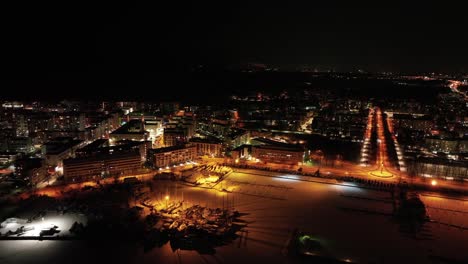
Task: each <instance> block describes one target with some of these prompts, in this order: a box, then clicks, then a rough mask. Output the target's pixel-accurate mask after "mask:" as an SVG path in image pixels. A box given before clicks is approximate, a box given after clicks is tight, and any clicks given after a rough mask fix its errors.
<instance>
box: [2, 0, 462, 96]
mask: <svg viewBox="0 0 468 264" xmlns="http://www.w3.org/2000/svg"><path fill="white" fill-rule="evenodd" d="M294 2H295V1H294ZM307 2H308V3H307V4H305V3H304V4H300V3H299V2H297V3H293V1H287V2H286V1H284V3H282V4H275V3H272V2H263V3H261V4H260V3H257V4H252V3H250V1H245V2H242V3H239V2H238V1H235V2H234V1H233V2H232V3H231V4H227V3H226V1H218V3H217V4H215V3H209V2H205V1H194V2H193V3H192V4H187V3H178V4H175V3H174V4H162V3H157V4H155V5H151V6H145V5H138V4H134V3H131V4H128V5H115V4H109V5H104V4H98V5H96V4H82V2H75V3H74V4H73V3H67V4H65V5H56V4H54V5H52V4H45V3H42V2H41V3H40V4H35V5H26V4H22V5H18V6H10V7H4V8H2V15H1V22H2V25H3V27H2V28H3V30H2V33H1V34H2V44H3V48H2V49H3V52H2V53H3V54H2V64H3V66H4V67H3V68H4V69H6V70H4V71H3V73H2V77H1V82H2V86H4V87H7V88H9V87H15V88H23V87H31V86H36V87H38V88H41V89H42V91H45V93H64V92H63V91H62V90H61V87H70V88H71V90H72V91H75V90H77V89H81V90H80V91H81V92H90V91H95V90H96V88H99V89H101V91H106V92H111V91H112V89H111V88H112V87H117V86H119V87H131V88H135V86H141V84H146V85H143V86H145V87H155V86H156V84H157V83H158V82H159V81H158V80H161V82H162V80H164V81H166V82H167V81H169V82H170V81H171V80H172V79H174V78H175V79H177V78H178V77H179V74H181V73H183V72H188V71H190V69H193V67H195V66H196V65H199V64H203V65H211V66H212V67H220V68H221V67H225V66H226V65H238V64H242V63H247V62H256V63H266V64H270V65H274V66H279V67H283V68H287V69H291V68H294V67H297V66H300V65H310V66H312V67H316V68H318V69H334V70H336V71H348V70H356V69H363V70H366V71H400V72H432V71H435V72H466V71H468V49H467V48H466V47H468V34H466V31H467V28H468V27H467V26H468V22H467V19H466V17H464V14H463V13H464V12H465V9H464V8H463V7H462V6H456V5H448V4H447V5H445V6H440V5H435V4H431V3H428V2H421V3H424V4H421V5H419V6H417V5H408V4H404V5H403V4H401V5H397V4H388V5H379V6H377V5H375V6H369V5H364V4H360V5H358V4H356V3H355V1H353V5H351V4H343V3H340V4H338V3H333V4H332V3H330V4H323V3H321V4H318V3H317V1H307ZM89 87H92V89H91V88H89ZM2 90H3V89H2ZM10 92H11V93H12V95H15V93H17V89H15V91H7V94H8V93H10Z"/></svg>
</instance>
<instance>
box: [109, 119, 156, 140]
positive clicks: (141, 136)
mask: <svg viewBox="0 0 468 264" xmlns="http://www.w3.org/2000/svg"><path fill="white" fill-rule="evenodd" d="M148 135H149V133H148V132H147V131H145V126H144V123H143V122H142V121H140V120H130V121H129V122H128V123H126V124H124V125H123V126H121V127H119V128H118V129H116V130H115V131H114V132H112V133H111V134H110V136H109V138H110V140H111V144H112V142H115V141H119V140H133V141H144V140H147V139H148Z"/></svg>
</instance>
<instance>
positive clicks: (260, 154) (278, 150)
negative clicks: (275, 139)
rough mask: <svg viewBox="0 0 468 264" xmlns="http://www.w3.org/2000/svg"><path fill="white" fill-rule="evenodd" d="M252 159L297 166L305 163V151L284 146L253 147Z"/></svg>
mask: <svg viewBox="0 0 468 264" xmlns="http://www.w3.org/2000/svg"><path fill="white" fill-rule="evenodd" d="M251 155H252V157H253V158H255V159H259V160H260V162H271V163H280V164H288V165H297V164H298V163H299V162H303V159H304V149H303V148H302V147H300V146H295V145H288V144H284V145H283V146H279V145H259V146H252V154H251Z"/></svg>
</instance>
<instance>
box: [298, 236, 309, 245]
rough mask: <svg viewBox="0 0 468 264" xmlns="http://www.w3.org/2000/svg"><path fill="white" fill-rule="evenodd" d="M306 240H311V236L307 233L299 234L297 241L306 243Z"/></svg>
mask: <svg viewBox="0 0 468 264" xmlns="http://www.w3.org/2000/svg"><path fill="white" fill-rule="evenodd" d="M306 240H312V238H311V237H310V236H309V235H303V236H300V237H299V241H300V242H301V243H302V244H305V243H306Z"/></svg>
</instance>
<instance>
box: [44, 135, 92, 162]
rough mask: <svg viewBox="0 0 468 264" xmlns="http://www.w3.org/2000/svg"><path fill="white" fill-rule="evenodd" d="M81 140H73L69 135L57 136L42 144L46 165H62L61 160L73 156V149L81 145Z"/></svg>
mask: <svg viewBox="0 0 468 264" xmlns="http://www.w3.org/2000/svg"><path fill="white" fill-rule="evenodd" d="M83 143H84V142H83V141H81V140H73V139H72V138H69V137H59V138H56V139H54V140H53V141H51V142H47V143H46V144H44V145H42V150H41V151H42V155H43V156H44V158H45V161H46V164H47V165H48V166H52V167H55V166H59V167H61V166H62V165H63V163H62V162H63V160H64V159H68V158H72V157H75V151H76V150H77V149H78V148H80V147H81V146H82V145H83Z"/></svg>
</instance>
